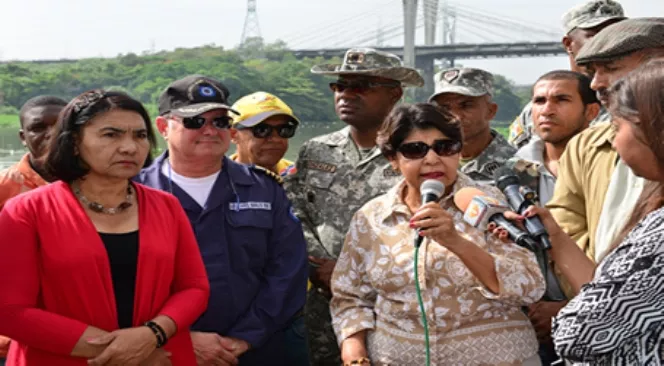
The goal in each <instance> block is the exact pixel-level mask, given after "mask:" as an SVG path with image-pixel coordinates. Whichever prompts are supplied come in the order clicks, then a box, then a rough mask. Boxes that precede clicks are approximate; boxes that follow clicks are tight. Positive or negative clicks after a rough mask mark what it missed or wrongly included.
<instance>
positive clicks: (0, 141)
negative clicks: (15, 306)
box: [0, 121, 505, 170]
mask: <svg viewBox="0 0 664 366" xmlns="http://www.w3.org/2000/svg"><path fill="white" fill-rule="evenodd" d="M497 125H499V126H504V125H505V124H504V123H497ZM343 126H344V124H343V122H340V121H337V122H321V123H310V124H306V123H305V124H303V125H302V126H300V127H299V128H298V130H297V133H296V134H295V136H293V138H291V139H290V141H289V147H288V151H287V152H286V156H285V157H286V159H289V160H295V159H296V158H297V152H298V151H299V150H300V146H302V144H303V143H304V142H305V141H307V140H309V139H311V138H313V137H316V136H320V135H324V134H327V133H330V132H333V131H336V130H338V129H340V128H342V127H343ZM159 147H160V148H162V149H163V148H164V147H165V143H164V141H163V140H162V139H161V137H159ZM234 151H235V146H234V145H233V144H231V148H230V149H229V151H228V154H229V155H230V154H232V153H233V152H234ZM24 153H25V149H24V148H23V146H22V145H21V141H20V140H19V138H18V131H17V129H15V128H8V127H0V170H2V169H4V168H6V167H8V166H9V165H11V164H14V163H15V162H16V161H18V160H19V159H20V158H21V156H23V154H24Z"/></svg>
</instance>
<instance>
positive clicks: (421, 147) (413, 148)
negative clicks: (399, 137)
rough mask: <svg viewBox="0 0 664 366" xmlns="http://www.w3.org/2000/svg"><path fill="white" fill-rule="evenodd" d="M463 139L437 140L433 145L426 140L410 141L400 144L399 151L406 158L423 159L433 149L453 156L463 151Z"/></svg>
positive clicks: (440, 153)
mask: <svg viewBox="0 0 664 366" xmlns="http://www.w3.org/2000/svg"><path fill="white" fill-rule="evenodd" d="M461 147H462V144H461V141H454V140H436V141H434V142H433V145H427V144H425V143H424V142H419V141H418V142H409V143H407V144H403V145H401V146H399V148H398V149H397V151H398V152H400V153H401V155H403V157H404V158H406V159H422V158H423V157H425V156H426V155H427V154H428V153H429V149H431V150H433V151H434V152H435V153H436V154H438V155H439V156H451V155H456V154H458V153H460V152H461Z"/></svg>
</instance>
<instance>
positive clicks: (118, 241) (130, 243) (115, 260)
mask: <svg viewBox="0 0 664 366" xmlns="http://www.w3.org/2000/svg"><path fill="white" fill-rule="evenodd" d="M99 235H100V236H101V240H102V241H103V242H104V246H105V247H106V252H107V253H108V261H109V263H110V265H111V278H112V280H113V291H114V292H115V304H116V309H117V312H118V324H119V325H120V328H121V329H122V328H131V327H132V323H133V318H134V292H135V291H136V272H137V270H138V231H134V232H131V233H123V234H107V233H99Z"/></svg>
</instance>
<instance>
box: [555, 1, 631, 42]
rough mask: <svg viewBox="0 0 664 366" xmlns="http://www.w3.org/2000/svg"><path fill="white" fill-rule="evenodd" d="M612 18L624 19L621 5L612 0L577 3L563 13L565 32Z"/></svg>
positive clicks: (587, 27) (595, 25) (596, 24)
mask: <svg viewBox="0 0 664 366" xmlns="http://www.w3.org/2000/svg"><path fill="white" fill-rule="evenodd" d="M613 19H625V12H624V11H623V8H622V5H620V3H618V2H616V1H613V0H591V1H588V2H586V3H583V4H580V5H577V6H575V7H573V8H572V9H570V10H568V11H567V13H565V15H563V28H564V29H565V34H569V32H571V31H573V30H574V29H576V28H580V29H590V28H595V27H597V26H599V25H602V24H603V23H605V22H608V21H609V20H613Z"/></svg>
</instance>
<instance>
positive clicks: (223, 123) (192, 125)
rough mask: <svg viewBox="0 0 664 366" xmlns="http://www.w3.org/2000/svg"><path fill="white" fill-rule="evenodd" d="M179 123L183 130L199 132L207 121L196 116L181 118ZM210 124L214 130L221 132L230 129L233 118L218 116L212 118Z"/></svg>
mask: <svg viewBox="0 0 664 366" xmlns="http://www.w3.org/2000/svg"><path fill="white" fill-rule="evenodd" d="M181 121H182V125H183V126H184V128H186V129H189V130H199V129H201V128H202V127H203V126H205V123H206V122H207V121H208V120H207V119H205V117H201V116H196V117H187V118H182V119H181ZM210 122H211V123H212V125H213V126H214V127H215V128H217V129H220V130H223V129H226V128H230V127H231V122H233V118H232V117H229V116H220V117H215V118H213V119H212V120H210Z"/></svg>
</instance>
